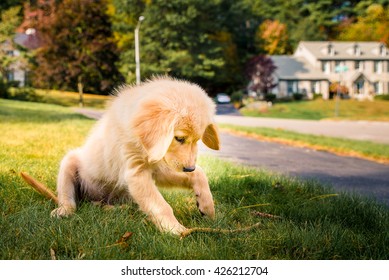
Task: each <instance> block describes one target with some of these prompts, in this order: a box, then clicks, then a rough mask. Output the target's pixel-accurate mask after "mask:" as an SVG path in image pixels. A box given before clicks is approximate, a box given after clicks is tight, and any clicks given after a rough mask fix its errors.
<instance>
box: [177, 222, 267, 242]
mask: <svg viewBox="0 0 389 280" xmlns="http://www.w3.org/2000/svg"><path fill="white" fill-rule="evenodd" d="M260 225H261V222H258V223H256V224H253V225H251V226H248V227H244V228H238V229H221V228H190V229H187V230H186V231H184V232H182V233H181V239H182V238H185V237H187V236H189V235H191V234H192V233H195V232H205V233H223V234H230V233H238V232H245V231H249V230H252V229H254V228H257V227H260Z"/></svg>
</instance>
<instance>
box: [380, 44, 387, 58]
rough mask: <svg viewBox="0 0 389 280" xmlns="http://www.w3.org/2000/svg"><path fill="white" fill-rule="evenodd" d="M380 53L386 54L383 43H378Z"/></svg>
mask: <svg viewBox="0 0 389 280" xmlns="http://www.w3.org/2000/svg"><path fill="white" fill-rule="evenodd" d="M380 55H381V56H385V55H386V48H385V46H384V45H380Z"/></svg>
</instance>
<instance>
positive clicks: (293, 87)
mask: <svg viewBox="0 0 389 280" xmlns="http://www.w3.org/2000/svg"><path fill="white" fill-rule="evenodd" d="M287 90H288V91H287V94H288V95H292V94H293V93H298V91H299V89H298V81H288V89H287Z"/></svg>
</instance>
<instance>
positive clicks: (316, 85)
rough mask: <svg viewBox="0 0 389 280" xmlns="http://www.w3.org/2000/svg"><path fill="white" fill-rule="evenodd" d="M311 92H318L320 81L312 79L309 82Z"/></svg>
mask: <svg viewBox="0 0 389 280" xmlns="http://www.w3.org/2000/svg"><path fill="white" fill-rule="evenodd" d="M311 92H312V93H320V81H312V82H311Z"/></svg>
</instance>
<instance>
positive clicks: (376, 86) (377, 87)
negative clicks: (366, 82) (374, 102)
mask: <svg viewBox="0 0 389 280" xmlns="http://www.w3.org/2000/svg"><path fill="white" fill-rule="evenodd" d="M373 87H374V93H375V94H382V93H383V92H384V89H383V83H380V82H375V83H373Z"/></svg>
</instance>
